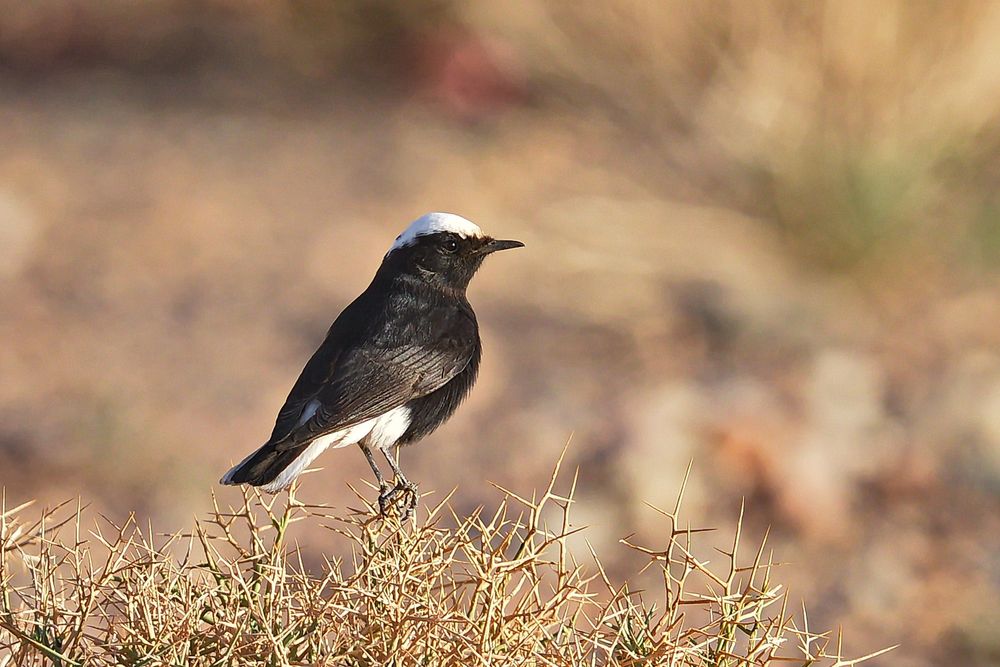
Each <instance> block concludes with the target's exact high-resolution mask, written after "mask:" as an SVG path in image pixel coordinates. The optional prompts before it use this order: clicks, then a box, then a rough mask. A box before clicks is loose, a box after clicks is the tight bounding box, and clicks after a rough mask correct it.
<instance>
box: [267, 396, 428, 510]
mask: <svg viewBox="0 0 1000 667" xmlns="http://www.w3.org/2000/svg"><path fill="white" fill-rule="evenodd" d="M314 411H315V410H314ZM409 426H410V409H409V408H408V407H406V406H405V405H402V406H400V407H398V408H395V409H393V410H390V411H389V412H386V413H385V414H383V415H381V416H378V417H375V418H374V419H369V420H367V421H363V422H361V423H360V424H355V425H354V426H351V427H350V428H345V429H343V430H341V431H334V432H333V433H328V434H326V435H324V436H321V437H319V438H316V439H315V440H313V441H312V442H311V443H309V446H308V447H306V449H305V451H304V452H302V453H301V454H300V455H299V456H298V458H296V459H295V460H294V461H293V462H292V463H291V465H289V466H288V467H287V468H285V469H284V470H282V471H281V473H279V474H278V476H277V477H276V478H275V479H274V481H273V482H271V483H269V484H266V485H265V486H264V489H265V490H266V491H270V492H276V491H279V490H281V489H284V488H285V487H287V486H288V485H289V484H291V483H292V481H293V480H294V479H295V478H296V477H298V476H299V475H300V474H301V473H302V471H303V470H305V469H306V467H308V466H309V464H310V463H312V462H313V461H315V460H316V457H318V456H319V455H320V454H322V453H323V452H324V451H326V450H327V448H330V447H333V448H334V449H339V448H341V447H349V446H351V445H356V444H358V443H359V442H361V441H362V440H363V439H364V438H366V437H367V438H368V443H369V444H370V445H371V446H372V447H377V448H379V449H385V448H388V447H391V446H392V445H394V444H396V441H397V440H399V439H400V438H401V437H402V435H403V433H405V432H406V429H407V428H408V427H409Z"/></svg>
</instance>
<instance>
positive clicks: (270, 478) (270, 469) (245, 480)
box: [219, 443, 319, 493]
mask: <svg viewBox="0 0 1000 667" xmlns="http://www.w3.org/2000/svg"><path fill="white" fill-rule="evenodd" d="M309 449H310V446H309V444H308V443H306V444H304V445H301V446H299V447H291V448H288V449H278V448H277V447H275V446H274V445H273V444H270V443H268V444H266V445H264V446H263V447H261V448H260V449H258V450H257V451H255V452H254V453H253V454H251V455H250V456H248V457H246V458H245V459H243V460H242V461H240V462H239V463H238V464H236V465H235V466H233V467H232V468H231V469H230V470H229V472H227V473H226V474H225V475H224V476H223V477H222V479H220V480H219V483H220V484H233V485H235V484H250V485H251V486H260V487H263V489H264V490H265V491H267V492H269V493H277V492H278V491H281V490H282V489H286V488H288V487H289V486H290V485H291V483H292V482H293V481H295V478H296V477H298V476H299V473H300V472H302V470H303V469H304V468H305V467H306V466H307V465H309V463H310V462H311V461H312V460H313V459H314V458H315V455H314V456H310V457H308V460H305V459H307V456H306V454H307V452H308V450H309ZM316 454H319V452H316Z"/></svg>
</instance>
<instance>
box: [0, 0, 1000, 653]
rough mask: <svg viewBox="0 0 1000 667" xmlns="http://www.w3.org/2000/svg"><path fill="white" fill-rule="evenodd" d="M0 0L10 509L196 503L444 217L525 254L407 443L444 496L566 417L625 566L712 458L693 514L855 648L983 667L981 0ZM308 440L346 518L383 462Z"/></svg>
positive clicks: (986, 90)
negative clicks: (740, 533)
mask: <svg viewBox="0 0 1000 667" xmlns="http://www.w3.org/2000/svg"><path fill="white" fill-rule="evenodd" d="M0 8H2V11H0V16H2V17H3V18H2V19H0V67H2V72H0V146H2V148H3V150H2V153H0V341H2V342H3V345H0V377H2V378H3V381H2V383H0V481H2V482H3V483H4V484H5V485H6V486H7V488H8V490H9V493H10V494H12V496H14V497H16V499H18V500H22V499H28V498H36V497H37V498H40V499H42V500H43V501H44V500H47V501H50V502H51V501H55V500H58V499H62V498H65V497H67V496H69V495H75V494H77V493H81V494H83V495H84V496H87V497H93V498H95V499H96V502H97V504H98V506H99V508H100V509H101V510H102V511H104V512H106V513H108V514H109V515H111V516H113V517H115V518H116V519H117V520H118V521H119V522H120V521H123V520H124V517H126V516H127V514H128V512H130V511H133V510H135V511H137V512H138V514H139V516H140V517H147V516H149V517H153V518H155V519H156V520H157V525H159V526H161V527H163V528H164V529H168V527H169V526H181V525H186V522H187V517H188V516H189V515H190V513H191V512H192V511H197V512H203V511H206V510H207V509H208V506H207V503H208V495H207V493H206V489H208V488H209V487H210V485H211V484H212V483H213V482H214V480H216V479H217V478H218V476H219V474H220V473H221V472H222V471H223V470H224V469H225V468H226V467H227V465H228V464H229V463H230V462H231V461H233V460H236V459H238V458H239V457H241V456H242V455H243V454H244V453H245V452H246V451H247V450H249V449H250V448H251V447H253V446H254V445H255V444H257V443H259V441H260V440H261V439H262V438H263V437H264V436H265V435H266V433H267V432H268V430H269V428H270V426H271V419H272V418H273V415H274V412H275V410H276V408H277V407H278V406H279V405H280V403H281V400H282V399H283V398H284V394H285V392H286V391H287V390H288V387H289V386H290V384H291V382H292V380H293V379H294V375H295V374H296V373H297V372H298V370H299V369H300V368H301V365H302V363H303V362H304V360H305V359H306V357H307V356H308V354H309V353H310V352H311V351H312V349H313V348H314V346H315V345H316V344H317V342H318V340H319V339H320V338H321V337H322V334H323V332H324V331H325V329H326V327H327V326H328V325H329V322H330V320H331V319H332V318H333V317H334V316H335V315H336V313H337V312H339V310H340V308H342V307H343V305H344V304H346V303H347V301H348V300H350V299H351V298H353V296H354V295H355V294H357V293H358V292H359V291H360V290H361V289H363V287H364V286H365V284H366V282H367V280H368V279H369V278H370V276H371V274H372V273H373V271H374V269H375V265H376V264H377V262H378V260H379V258H380V257H381V255H382V253H384V251H385V247H386V246H387V244H388V243H389V241H390V240H391V238H392V237H393V236H394V235H395V234H396V233H398V231H399V229H400V228H401V227H402V226H403V225H404V224H405V223H406V221H408V220H410V219H412V218H413V217H415V216H417V215H419V214H420V213H423V212H425V211H427V210H430V209H446V210H454V211H456V212H460V213H463V214H465V215H468V216H469V217H471V218H473V219H475V220H477V221H478V222H480V223H481V224H482V225H483V226H484V227H486V228H487V229H489V230H493V231H495V232H496V233H498V234H504V235H506V236H511V237H515V238H522V239H523V240H525V241H526V242H527V244H528V247H527V248H526V249H525V250H523V251H519V253H511V255H510V256H508V257H503V258H497V259H496V260H493V261H491V262H490V263H489V264H488V265H487V266H486V267H484V269H483V271H482V274H481V275H480V276H479V277H477V280H476V282H475V284H474V285H473V288H472V294H471V299H472V301H473V303H474V304H475V305H476V307H477V310H478V312H479V315H480V321H481V324H482V326H483V328H484V332H483V333H484V339H485V345H486V357H485V361H484V368H483V372H482V374H481V380H480V383H479V385H478V386H477V388H476V390H475V391H474V392H473V395H472V397H471V398H470V400H469V402H468V403H467V405H465V406H464V407H463V409H462V410H461V411H459V414H458V415H457V416H456V418H455V419H454V420H453V421H452V422H451V423H449V424H448V425H447V426H446V427H445V428H443V429H442V430H441V431H440V432H439V433H437V434H435V435H434V436H433V437H432V438H429V439H428V440H427V441H426V442H424V443H421V444H420V445H419V446H418V447H415V448H413V449H411V450H408V451H406V452H405V453H404V459H405V461H404V465H406V466H407V467H408V470H409V472H410V473H411V477H413V478H414V479H417V480H419V481H421V482H422V488H424V489H432V488H435V489H438V490H446V489H450V488H452V487H455V486H458V487H459V491H458V493H457V494H456V496H455V497H454V500H453V502H454V505H455V508H456V511H457V512H458V513H459V514H460V515H467V514H468V513H470V512H471V511H472V510H473V509H474V508H475V507H477V506H478V505H480V504H481V503H483V502H488V501H489V500H491V499H492V500H496V495H495V492H494V491H493V490H492V489H491V488H490V487H488V485H487V483H486V482H487V480H489V481H495V482H497V483H498V484H500V485H502V486H505V487H508V488H509V487H514V486H517V487H518V488H523V487H524V486H531V485H532V484H534V485H535V486H539V485H541V484H542V483H543V482H544V476H545V471H546V470H547V462H548V461H550V460H551V458H552V454H553V452H552V447H551V443H553V442H559V441H561V440H562V439H563V438H564V437H565V436H566V435H567V434H568V433H570V432H574V433H575V440H574V442H575V447H574V449H573V450H572V455H573V456H574V457H575V460H574V462H573V463H575V464H579V465H580V469H581V481H582V484H581V489H582V490H583V491H582V492H581V494H580V495H579V496H578V498H577V500H578V506H577V508H576V512H577V514H576V516H577V517H578V519H579V520H580V521H581V523H585V524H588V525H590V526H591V530H590V532H589V535H590V539H591V541H593V542H594V543H595V545H597V546H598V548H599V549H600V550H601V551H602V553H603V552H607V546H608V545H610V544H613V543H614V542H615V541H616V540H617V539H619V538H620V537H621V536H622V534H623V533H630V532H633V531H634V532H636V533H637V536H638V537H637V539H641V540H643V541H645V543H654V542H655V541H656V537H657V536H658V532H657V531H658V524H656V523H655V522H654V521H651V520H650V518H649V515H648V514H647V513H645V512H644V511H643V510H642V502H643V501H649V502H651V503H653V504H655V505H659V506H666V505H668V504H669V503H670V500H671V494H672V492H673V489H675V488H676V486H677V484H678V482H679V479H680V477H681V475H682V472H683V470H684V469H685V467H686V465H687V463H688V461H689V460H692V459H693V460H694V461H695V466H694V473H693V477H692V479H691V481H690V485H689V489H688V502H689V507H690V508H691V511H692V512H693V513H694V514H695V515H696V516H698V517H699V519H700V521H699V522H700V523H704V524H708V525H731V523H732V518H733V516H735V514H736V513H737V512H738V509H739V507H740V503H741V499H742V498H744V497H746V498H748V499H749V503H748V507H749V508H750V511H749V513H748V515H747V517H746V525H747V529H748V530H753V531H754V532H755V534H758V533H763V531H764V530H765V529H766V528H767V527H768V526H770V527H771V529H772V530H771V539H772V542H773V543H774V544H776V545H777V547H778V549H779V550H780V553H781V554H782V558H783V559H784V560H787V561H790V562H792V563H808V564H809V567H808V568H806V567H802V568H798V567H791V568H788V569H787V573H786V576H787V581H788V582H789V584H790V585H791V587H792V588H793V589H794V590H796V591H800V592H801V593H802V594H803V595H804V596H805V597H806V598H807V599H809V600H814V601H816V602H815V603H814V604H813V607H812V609H813V611H812V616H811V618H812V619H813V620H814V622H816V623H817V624H819V625H822V626H832V625H835V624H838V623H841V622H843V623H844V625H845V627H846V628H847V630H848V632H847V634H848V636H849V637H851V638H852V640H853V641H854V642H856V643H857V644H856V647H850V648H851V649H852V652H853V653H864V652H867V651H868V650H870V649H874V648H877V647H879V646H882V645H884V644H885V643H887V641H888V642H896V641H901V642H902V643H903V647H902V648H901V650H900V651H899V652H897V653H896V654H894V655H893V657H892V661H893V664H894V665H896V664H902V665H927V664H954V663H955V662H961V663H962V664H967V665H985V664H992V663H994V662H996V661H997V659H998V655H1000V644H998V642H997V639H996V638H997V637H998V636H1000V630H998V627H1000V607H998V605H997V602H996V600H997V599H1000V590H998V588H1000V587H998V585H997V581H998V577H1000V562H998V558H997V555H996V554H997V553H1000V525H998V524H1000V520H998V516H1000V512H998V509H1000V354H998V352H997V350H998V349H1000V334H998V331H997V328H996V325H995V322H996V321H997V319H998V317H1000V299H998V297H997V273H996V268H997V260H998V258H1000V255H998V252H1000V241H998V239H1000V203H998V200H997V194H996V193H997V187H996V186H997V183H998V181H1000V133H998V130H997V128H998V127H1000V123H998V120H1000V119H998V115H1000V110H998V108H997V106H996V104H995V100H996V99H997V95H998V93H1000V65H998V64H997V63H1000V59H998V58H997V57H996V56H997V46H996V40H995V37H994V36H995V35H996V34H997V31H998V29H1000V25H998V24H1000V9H998V7H997V6H996V5H995V4H993V3H987V2H951V3H946V4H945V3H942V4H933V3H904V2H883V3H878V4H877V5H875V4H872V3H864V2H826V3H808V4H807V3H794V2H767V3H764V2H731V3H723V2H712V3H680V2H660V3H648V2H639V1H638V0H636V1H635V2H631V1H625V2H615V3H613V4H612V3H588V4H587V5H586V6H579V3H560V2H554V1H549V2H540V1H535V0H520V1H518V2H513V3H504V4H503V6H502V8H501V6H499V5H497V6H494V4H491V3H481V2H472V3H461V4H458V3H455V4H453V3H448V2H438V1H435V2H429V1H428V2H419V3H407V4H406V5H403V4H397V3H392V2H379V3H367V2H366V3H353V2H346V3H336V5H331V4H328V3H308V2H307V3H288V4H285V3H268V4H267V5H238V4H235V3H227V2H213V3H209V4H206V5H204V6H195V5H190V4H185V3H177V2H174V1H173V0H158V1H156V2H146V3H142V4H141V5H137V4H135V3H125V2H100V3H98V2H86V1H82V2H75V3H62V2H36V3H17V2H3V3H0ZM319 463H321V464H322V465H324V466H326V470H324V471H323V472H320V473H315V474H312V475H310V476H308V477H306V478H305V480H304V483H303V486H302V488H301V490H300V498H302V499H303V500H304V501H305V502H307V503H311V504H318V503H321V502H323V503H330V504H331V505H333V506H335V507H338V508H339V507H344V506H345V505H346V504H348V503H349V502H351V498H352V496H351V494H350V491H349V490H348V489H347V487H346V483H347V482H353V481H355V480H357V479H359V478H363V477H366V476H367V474H368V472H367V469H366V465H365V464H364V461H363V457H361V456H358V455H356V454H355V453H353V452H334V453H330V454H329V455H327V456H326V457H324V458H323V459H321V460H320V462H319ZM303 533H304V534H303V536H302V541H303V545H304V548H306V549H309V550H312V551H313V552H318V551H319V550H326V551H328V552H331V553H332V552H335V551H336V549H338V548H339V547H338V543H337V541H336V540H333V539H331V536H329V535H328V534H326V533H323V532H322V531H303ZM570 542H571V543H572V544H573V545H574V548H575V549H577V550H584V551H581V553H585V548H586V547H585V545H582V544H577V543H574V542H572V540H571V541H570ZM602 547H603V548H602ZM615 553H619V552H615ZM605 565H606V566H607V567H608V568H609V570H610V571H612V572H614V573H624V572H628V571H630V569H631V568H634V566H635V565H636V562H635V561H634V560H633V559H631V558H630V556H629V555H628V554H627V553H622V554H620V555H619V556H617V557H615V558H611V559H608V560H607V562H606V563H605ZM855 648H856V650H855ZM876 662H877V661H876Z"/></svg>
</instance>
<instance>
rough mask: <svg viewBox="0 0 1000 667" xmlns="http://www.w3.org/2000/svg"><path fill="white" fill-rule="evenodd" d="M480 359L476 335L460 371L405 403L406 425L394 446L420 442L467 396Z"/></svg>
mask: <svg viewBox="0 0 1000 667" xmlns="http://www.w3.org/2000/svg"><path fill="white" fill-rule="evenodd" d="M481 356H482V345H481V343H480V341H479V337H478V335H477V336H476V348H475V351H474V352H473V354H472V357H471V358H470V359H469V364H468V365H467V366H466V367H465V369H464V370H462V372H460V373H459V374H458V375H456V376H455V377H453V378H452V379H451V380H449V381H448V382H447V383H446V384H445V385H444V386H443V387H441V388H440V389H438V390H436V391H433V392H431V393H429V394H427V395H426V396H422V397H420V398H417V399H414V400H412V401H410V402H409V403H407V404H406V405H407V407H408V408H410V425H409V427H408V428H407V429H406V431H405V432H404V433H403V435H402V437H401V438H400V439H399V442H398V444H400V445H407V444H410V443H413V442H416V441H417V440H420V439H421V438H423V437H424V436H426V435H429V434H430V433H431V432H432V431H433V430H434V429H436V428H437V427H438V426H440V425H441V424H443V423H444V422H445V421H447V420H448V418H449V417H451V415H452V414H453V413H454V412H455V410H456V409H457V408H458V406H459V405H460V404H461V403H462V401H463V400H465V397H466V396H468V394H469V391H470V390H471V389H472V385H474V384H475V383H476V375H477V374H478V373H479V359H480V357H481Z"/></svg>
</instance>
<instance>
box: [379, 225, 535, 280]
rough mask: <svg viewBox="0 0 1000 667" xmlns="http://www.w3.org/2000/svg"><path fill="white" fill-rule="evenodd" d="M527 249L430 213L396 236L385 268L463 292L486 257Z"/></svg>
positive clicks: (476, 226)
mask: <svg viewBox="0 0 1000 667" xmlns="http://www.w3.org/2000/svg"><path fill="white" fill-rule="evenodd" d="M522 246H524V244H523V243H521V242H520V241H504V240H499V239H494V238H492V237H490V236H487V235H486V234H485V233H483V230H482V229H480V228H479V226H478V225H476V224H475V223H473V222H472V221H470V220H466V219H465V218H463V217H462V216H460V215H455V214H454V213H437V212H435V213H428V214H427V215H424V216H422V217H420V218H417V219H416V220H414V221H413V222H412V223H410V226H409V227H407V228H406V230H405V231H404V232H403V233H402V234H400V235H399V236H398V237H396V241H395V243H393V244H392V247H391V248H389V252H388V253H387V254H386V256H385V260H384V261H383V267H388V268H390V269H391V270H393V271H395V272H399V273H405V274H408V275H414V276H417V277H418V278H420V279H421V280H424V281H426V282H429V283H433V284H437V285H441V286H444V287H450V288H453V289H459V290H464V289H465V288H466V287H468V285H469V281H470V280H472V276H474V275H475V273H476V271H477V270H478V269H479V267H480V266H481V265H482V263H483V260H484V259H485V258H486V256H487V255H489V254H491V253H494V252H497V251H498V250H509V249H511V248H520V247H522Z"/></svg>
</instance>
